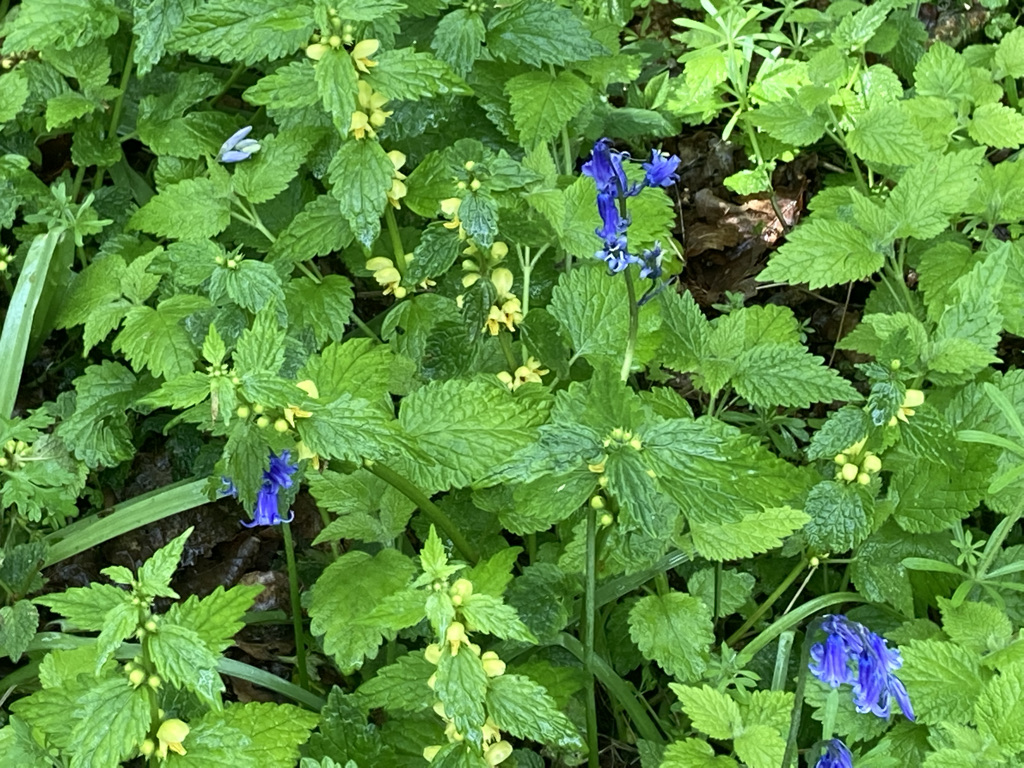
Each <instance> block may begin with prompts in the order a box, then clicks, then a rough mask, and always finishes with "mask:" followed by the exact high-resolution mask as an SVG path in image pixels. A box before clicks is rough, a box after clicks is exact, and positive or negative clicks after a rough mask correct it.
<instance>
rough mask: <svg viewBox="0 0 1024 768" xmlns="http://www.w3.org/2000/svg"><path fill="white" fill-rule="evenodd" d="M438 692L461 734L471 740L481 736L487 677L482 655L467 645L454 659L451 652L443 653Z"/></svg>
mask: <svg viewBox="0 0 1024 768" xmlns="http://www.w3.org/2000/svg"><path fill="white" fill-rule="evenodd" d="M434 691H435V693H437V698H438V699H440V701H441V704H442V705H444V710H445V715H446V716H447V717H448V718H450V719H451V721H452V722H453V723H455V728H456V730H457V731H458V732H459V733H463V734H466V735H467V736H469V737H470V738H474V736H475V734H479V733H480V729H481V728H482V727H483V724H484V719H485V717H486V714H485V711H484V696H485V695H486V692H487V675H486V673H485V672H484V667H483V663H482V662H481V661H480V657H479V656H477V655H476V654H474V653H473V652H472V651H467V650H466V648H465V646H460V652H459V653H456V654H455V655H454V656H453V655H452V654H451V652H450V650H449V649H445V650H443V651H442V653H441V659H440V661H438V664H437V683H436V685H435V686H434Z"/></svg>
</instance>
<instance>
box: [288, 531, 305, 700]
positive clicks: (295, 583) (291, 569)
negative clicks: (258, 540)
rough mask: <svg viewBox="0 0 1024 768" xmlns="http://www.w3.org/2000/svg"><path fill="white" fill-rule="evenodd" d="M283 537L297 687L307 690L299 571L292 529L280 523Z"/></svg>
mask: <svg viewBox="0 0 1024 768" xmlns="http://www.w3.org/2000/svg"><path fill="white" fill-rule="evenodd" d="M281 533H282V535H283V536H284V556H285V559H286V560H287V562H288V589H289V593H290V596H291V603H292V629H293V630H294V632H295V666H296V667H297V668H298V670H297V671H298V676H299V681H298V682H299V687H300V688H305V689H306V690H309V671H308V670H307V669H306V639H305V632H304V630H303V628H302V603H301V602H300V595H299V569H298V568H297V567H296V565H295V543H294V542H293V541H292V527H291V525H289V524H288V523H285V522H282V523H281Z"/></svg>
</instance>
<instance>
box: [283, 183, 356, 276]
mask: <svg viewBox="0 0 1024 768" xmlns="http://www.w3.org/2000/svg"><path fill="white" fill-rule="evenodd" d="M352 237H353V235H352V230H351V228H350V227H349V225H348V222H347V221H345V219H344V217H342V215H341V207H340V205H339V204H338V201H337V200H336V199H334V198H333V197H331V196H330V195H321V196H320V197H318V198H316V199H315V200H312V201H310V202H309V203H307V204H306V207H305V208H303V209H302V210H301V211H300V212H299V213H298V214H297V215H296V216H295V218H293V219H292V220H291V222H290V223H289V224H288V226H287V227H285V229H284V231H283V232H281V234H280V235H278V238H277V240H276V241H275V242H274V244H273V246H271V248H270V254H269V257H268V259H269V261H272V262H273V261H278V260H283V261H290V262H299V261H306V260H308V259H312V258H313V257H315V256H326V255H327V254H329V253H333V252H334V251H340V250H341V249H342V248H345V247H346V246H348V245H349V244H350V243H351V242H352Z"/></svg>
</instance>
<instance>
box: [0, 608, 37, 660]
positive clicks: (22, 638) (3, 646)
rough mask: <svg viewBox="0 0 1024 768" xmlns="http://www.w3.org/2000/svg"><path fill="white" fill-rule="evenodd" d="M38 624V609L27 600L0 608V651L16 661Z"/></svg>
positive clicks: (24, 649)
mask: <svg viewBox="0 0 1024 768" xmlns="http://www.w3.org/2000/svg"><path fill="white" fill-rule="evenodd" d="M38 626H39V611H38V610H36V607H35V606H34V605H32V603H31V602H29V601H28V600H18V601H17V602H15V603H14V604H13V605H5V606H3V607H2V608H0V653H3V654H4V655H6V656H7V657H8V658H10V660H11V661H14V662H17V661H18V660H19V659H20V658H21V655H22V654H23V653H24V652H25V651H26V650H27V649H28V646H29V643H30V642H32V638H34V637H35V634H36V629H37V628H38Z"/></svg>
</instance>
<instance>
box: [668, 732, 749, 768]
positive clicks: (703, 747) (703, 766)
mask: <svg viewBox="0 0 1024 768" xmlns="http://www.w3.org/2000/svg"><path fill="white" fill-rule="evenodd" d="M738 765H739V763H737V762H736V761H735V760H733V759H732V758H731V757H728V756H727V755H715V749H714V747H712V746H711V745H710V744H708V743H707V742H706V741H704V740H703V739H683V740H682V741H674V742H672V743H671V744H669V745H668V746H667V747H665V754H664V755H662V758H661V763H659V764H658V768H736V766H738Z"/></svg>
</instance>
